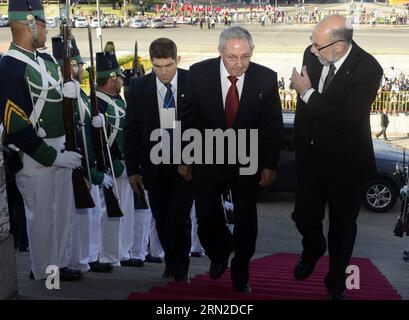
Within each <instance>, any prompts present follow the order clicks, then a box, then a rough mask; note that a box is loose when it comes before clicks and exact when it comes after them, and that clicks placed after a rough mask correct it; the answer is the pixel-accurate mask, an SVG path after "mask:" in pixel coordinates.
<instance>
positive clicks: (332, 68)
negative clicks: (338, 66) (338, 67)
mask: <svg viewBox="0 0 409 320" xmlns="http://www.w3.org/2000/svg"><path fill="white" fill-rule="evenodd" d="M334 76H335V66H334V65H333V64H331V65H330V66H329V70H328V74H327V77H326V78H325V81H324V85H323V86H322V93H325V91H327V89H328V87H329V84H330V83H331V81H332V79H333V78H334Z"/></svg>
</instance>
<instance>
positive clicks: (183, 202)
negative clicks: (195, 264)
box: [149, 166, 193, 279]
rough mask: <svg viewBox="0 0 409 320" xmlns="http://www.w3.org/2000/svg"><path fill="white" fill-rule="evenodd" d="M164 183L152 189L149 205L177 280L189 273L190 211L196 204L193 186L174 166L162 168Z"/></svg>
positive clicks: (169, 267)
mask: <svg viewBox="0 0 409 320" xmlns="http://www.w3.org/2000/svg"><path fill="white" fill-rule="evenodd" d="M161 169H162V174H161V182H160V184H159V186H158V187H157V188H156V189H155V190H149V203H150V207H151V209H152V215H153V217H154V218H155V220H156V229H157V231H158V236H159V239H160V243H161V245H162V247H163V250H164V251H165V263H166V268H167V269H168V271H170V272H172V271H174V273H175V278H176V279H178V278H182V277H185V276H186V275H187V273H188V270H189V253H190V246H191V222H190V217H189V214H190V209H191V207H192V203H193V191H192V187H191V184H190V183H188V182H186V181H185V180H183V179H182V178H181V177H180V175H179V174H178V172H177V170H176V168H175V166H163V167H162V168H161Z"/></svg>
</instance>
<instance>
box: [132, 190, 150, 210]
mask: <svg viewBox="0 0 409 320" xmlns="http://www.w3.org/2000/svg"><path fill="white" fill-rule="evenodd" d="M138 190H139V194H140V196H138V194H137V193H136V192H134V193H133V201H134V208H135V209H137V210H141V209H149V205H148V201H146V197H145V190H144V188H143V186H142V185H139V188H138Z"/></svg>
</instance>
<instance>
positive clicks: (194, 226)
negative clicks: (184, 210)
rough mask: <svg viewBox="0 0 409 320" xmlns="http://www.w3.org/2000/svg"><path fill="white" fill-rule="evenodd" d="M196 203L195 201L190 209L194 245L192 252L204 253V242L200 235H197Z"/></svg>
mask: <svg viewBox="0 0 409 320" xmlns="http://www.w3.org/2000/svg"><path fill="white" fill-rule="evenodd" d="M195 205H196V203H195V202H193V206H192V209H191V210H190V220H191V221H192V246H191V248H190V252H199V253H204V249H203V247H202V244H201V243H200V240H199V236H198V235H197V219H196V208H195Z"/></svg>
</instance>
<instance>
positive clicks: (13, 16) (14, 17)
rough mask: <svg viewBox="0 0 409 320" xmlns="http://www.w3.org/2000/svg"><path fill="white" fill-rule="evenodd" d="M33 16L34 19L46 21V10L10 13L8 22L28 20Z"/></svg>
mask: <svg viewBox="0 0 409 320" xmlns="http://www.w3.org/2000/svg"><path fill="white" fill-rule="evenodd" d="M29 14H32V15H33V16H34V17H38V18H40V19H43V20H45V16H44V10H34V11H9V13H8V20H9V21H19V20H26V19H27V15H29Z"/></svg>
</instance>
